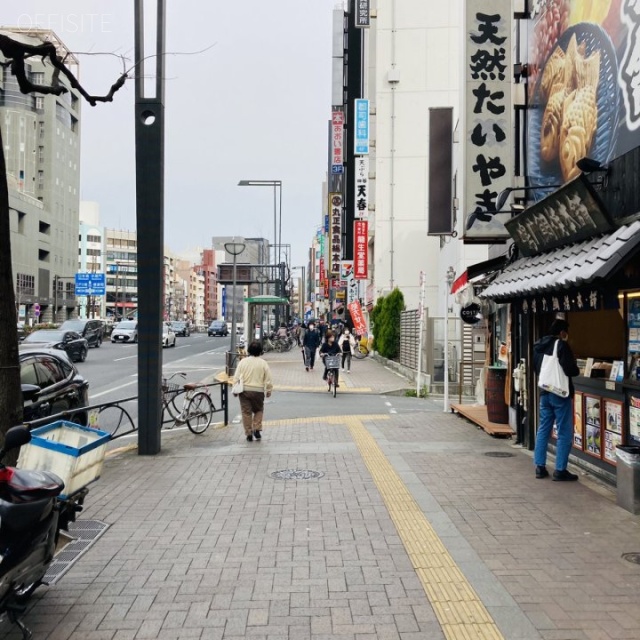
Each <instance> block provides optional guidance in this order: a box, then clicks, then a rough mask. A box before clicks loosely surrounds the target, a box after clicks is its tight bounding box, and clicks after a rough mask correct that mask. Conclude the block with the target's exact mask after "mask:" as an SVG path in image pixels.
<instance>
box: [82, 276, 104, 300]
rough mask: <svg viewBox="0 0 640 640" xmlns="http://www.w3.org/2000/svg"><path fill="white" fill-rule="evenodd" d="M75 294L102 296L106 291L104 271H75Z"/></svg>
mask: <svg viewBox="0 0 640 640" xmlns="http://www.w3.org/2000/svg"><path fill="white" fill-rule="evenodd" d="M75 281H76V282H75V284H76V295H77V296H104V295H105V294H106V293H107V279H106V277H105V274H104V273H76V275H75Z"/></svg>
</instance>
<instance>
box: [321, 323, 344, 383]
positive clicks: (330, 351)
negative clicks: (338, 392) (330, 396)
mask: <svg viewBox="0 0 640 640" xmlns="http://www.w3.org/2000/svg"><path fill="white" fill-rule="evenodd" d="M337 355H340V346H339V345H338V343H337V341H336V336H335V334H334V333H333V331H331V329H329V330H328V331H327V333H326V336H325V341H324V343H323V344H322V346H321V347H320V357H321V358H322V361H323V362H325V365H324V374H323V375H322V379H323V380H326V379H327V373H328V369H327V365H326V361H325V356H337ZM339 371H340V370H339V369H334V375H335V377H336V387H339V386H340V385H339V384H338V374H339Z"/></svg>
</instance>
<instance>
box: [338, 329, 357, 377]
mask: <svg viewBox="0 0 640 640" xmlns="http://www.w3.org/2000/svg"><path fill="white" fill-rule="evenodd" d="M338 346H339V347H340V351H341V352H342V370H343V371H344V365H345V363H346V365H347V373H351V354H352V353H353V352H354V351H355V349H356V340H355V338H354V337H353V335H352V334H351V331H349V329H347V328H346V327H345V329H344V330H343V332H342V335H341V336H340V337H339V338H338Z"/></svg>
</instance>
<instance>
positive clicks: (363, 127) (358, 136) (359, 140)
mask: <svg viewBox="0 0 640 640" xmlns="http://www.w3.org/2000/svg"><path fill="white" fill-rule="evenodd" d="M355 112H356V126H355V141H354V142H355V154H356V155H365V154H367V153H369V101H368V100H360V99H359V100H356V101H355Z"/></svg>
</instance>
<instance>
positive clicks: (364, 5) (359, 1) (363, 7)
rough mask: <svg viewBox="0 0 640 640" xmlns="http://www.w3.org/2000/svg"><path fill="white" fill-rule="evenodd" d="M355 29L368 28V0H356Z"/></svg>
mask: <svg viewBox="0 0 640 640" xmlns="http://www.w3.org/2000/svg"><path fill="white" fill-rule="evenodd" d="M356 7H357V13H356V27H360V28H363V27H365V28H366V27H368V26H370V20H369V0H356Z"/></svg>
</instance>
